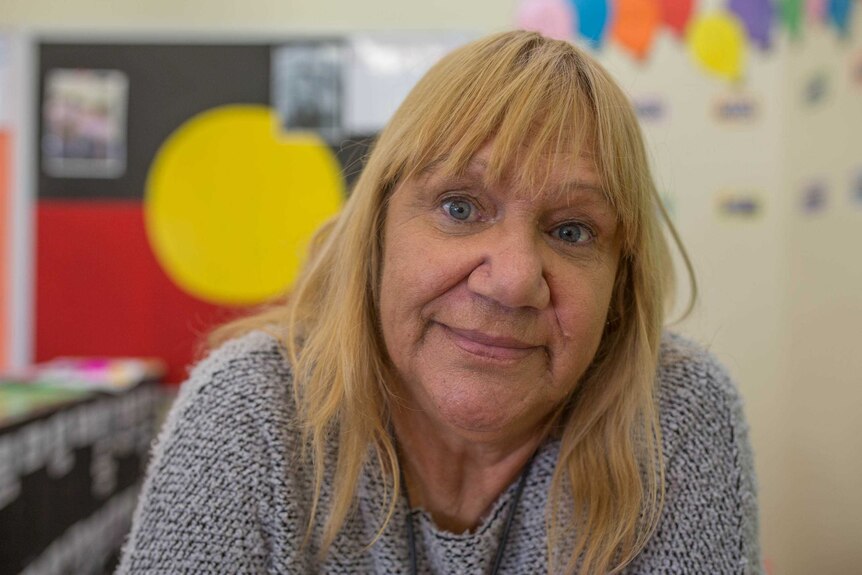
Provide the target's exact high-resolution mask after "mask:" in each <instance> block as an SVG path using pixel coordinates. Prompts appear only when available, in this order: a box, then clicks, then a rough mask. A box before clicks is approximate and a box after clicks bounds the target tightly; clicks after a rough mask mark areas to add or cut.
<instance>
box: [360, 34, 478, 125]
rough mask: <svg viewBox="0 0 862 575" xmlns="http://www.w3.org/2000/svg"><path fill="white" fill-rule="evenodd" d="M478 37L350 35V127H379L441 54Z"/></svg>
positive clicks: (465, 35)
mask: <svg viewBox="0 0 862 575" xmlns="http://www.w3.org/2000/svg"><path fill="white" fill-rule="evenodd" d="M475 37H476V36H475V35H472V34H466V33H446V34H442V33H441V34H430V33H425V34H417V33H406V32H405V33H400V34H394V33H392V34H356V35H353V36H351V37H350V38H349V39H348V46H349V48H350V50H349V53H350V63H349V64H348V66H347V69H346V70H345V84H346V87H345V97H346V101H345V108H344V129H345V131H346V132H347V133H350V134H374V133H376V132H379V131H380V130H381V129H382V128H383V126H385V125H386V123H387V122H388V121H389V118H391V117H392V114H393V113H394V112H395V110H396V109H397V108H398V106H399V105H400V104H401V102H402V100H404V97H405V96H407V93H408V92H409V91H410V89H411V88H413V86H414V85H415V84H416V82H418V81H419V79H420V78H421V77H422V76H423V75H424V74H425V72H427V71H428V69H429V68H431V66H432V65H434V63H436V62H437V61H438V60H439V59H440V58H441V57H443V56H444V55H446V54H447V53H448V52H450V51H452V50H454V49H455V48H457V47H459V46H461V45H463V44H466V43H467V42H469V41H470V40H472V39H474V38H475Z"/></svg>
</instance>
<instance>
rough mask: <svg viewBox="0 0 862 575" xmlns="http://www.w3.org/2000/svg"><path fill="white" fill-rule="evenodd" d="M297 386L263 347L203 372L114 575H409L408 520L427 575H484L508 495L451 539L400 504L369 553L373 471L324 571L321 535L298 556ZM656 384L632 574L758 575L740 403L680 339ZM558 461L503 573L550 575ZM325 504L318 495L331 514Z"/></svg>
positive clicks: (541, 467)
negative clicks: (645, 511)
mask: <svg viewBox="0 0 862 575" xmlns="http://www.w3.org/2000/svg"><path fill="white" fill-rule="evenodd" d="M290 378H291V375H290V370H289V366H288V365H287V364H286V363H285V361H284V359H283V356H282V354H281V353H280V351H279V348H278V345H277V343H276V342H275V341H274V340H273V339H271V338H270V337H269V336H267V335H265V334H263V333H259V332H258V333H252V334H249V335H247V336H245V337H243V338H241V339H237V340H234V341H232V342H229V343H227V344H226V345H224V346H223V347H222V348H221V349H219V350H217V351H215V352H213V353H212V354H211V355H210V356H209V357H208V358H207V359H206V360H204V361H203V362H201V363H200V364H199V365H198V366H197V367H196V368H195V370H194V371H193V373H192V376H191V379H190V380H189V381H188V382H186V383H185V384H184V385H183V387H182V389H181V392H180V396H179V398H178V400H177V402H176V404H175V405H174V407H173V409H172V411H171V414H170V415H169V417H168V420H167V422H166V424H165V426H164V429H163V431H162V433H161V436H160V439H159V441H158V443H157V445H156V448H155V451H154V454H153V459H152V462H151V464H150V469H149V472H148V476H147V479H146V481H145V484H144V489H143V493H142V496H141V499H140V502H139V504H138V508H137V512H136V515H135V520H134V526H133V528H132V531H131V534H130V535H129V538H128V541H127V543H126V546H125V549H124V552H123V558H122V562H121V565H120V568H119V571H118V573H171V574H180V573H231V574H233V573H333V574H342V573H343V574H346V573H386V574H395V573H408V569H409V568H408V543H407V538H406V534H405V528H404V526H405V520H406V514H407V513H410V516H411V520H412V521H413V525H414V531H415V533H416V547H417V554H418V561H419V569H420V571H421V572H423V573H465V574H481V573H486V572H487V571H488V569H489V567H490V562H491V561H492V559H493V556H494V552H495V550H496V548H497V545H498V541H499V538H500V535H501V533H502V530H503V524H504V522H505V519H506V512H507V510H508V507H509V505H510V504H511V500H512V497H513V495H514V492H515V484H513V485H512V486H510V487H509V488H508V489H507V490H506V491H505V492H504V493H503V494H502V495H501V496H500V498H499V499H498V500H497V502H496V503H495V505H494V506H493V508H492V510H491V512H490V513H489V514H488V516H487V517H486V518H485V519H484V520H483V522H482V523H481V524H480V525H479V527H478V528H477V529H476V530H475V531H474V532H472V533H464V534H453V533H448V532H445V531H442V530H440V529H438V528H437V527H436V526H435V525H434V523H433V521H432V520H431V518H430V517H429V515H427V514H426V513H425V512H424V511H422V510H408V508H407V505H406V503H404V502H402V503H401V504H400V505H399V507H398V509H397V511H396V513H395V516H394V517H393V519H392V521H391V522H390V523H389V526H388V528H387V529H386V531H385V532H384V534H383V536H382V537H381V538H380V539H379V540H378V541H377V542H376V543H375V544H374V545H373V546H372V547H371V548H370V549H366V548H365V545H366V544H367V543H368V542H369V541H370V540H371V539H372V537H373V536H374V534H375V532H376V531H375V530H376V527H377V525H378V518H379V509H380V501H381V493H382V488H383V486H382V484H381V482H380V480H379V479H378V478H376V477H375V474H374V473H372V472H371V471H370V468H369V471H368V472H367V473H365V474H364V475H363V476H362V478H361V480H360V486H359V490H358V493H357V508H356V512H355V513H353V514H352V516H351V517H350V519H349V520H348V521H347V523H346V524H345V526H344V528H343V529H342V531H341V532H340V534H339V536H338V537H337V539H336V541H335V544H334V546H333V548H332V550H331V552H330V553H329V555H328V556H327V558H326V559H325V560H324V561H323V562H319V561H318V560H317V559H316V558H315V557H316V554H317V550H318V544H319V542H320V540H321V538H322V525H321V524H320V522H319V524H318V525H317V528H316V530H315V532H314V534H313V537H312V539H311V543H310V545H309V546H308V547H305V548H303V547H302V546H301V544H300V543H301V540H302V537H303V533H304V527H305V524H306V518H307V513H308V511H309V507H310V502H311V499H312V491H311V485H312V477H311V470H310V469H308V468H306V467H303V466H300V465H298V463H297V460H296V457H295V454H296V453H297V441H298V439H297V434H296V432H295V428H294V426H293V425H292V423H291V412H292V410H293V407H292V399H291V398H292V395H291V386H290ZM658 378H659V384H660V387H659V389H660V397H661V404H660V409H661V422H662V430H663V449H664V455H665V458H666V459H665V461H666V465H667V471H666V482H667V483H666V485H667V495H666V505H665V508H664V511H663V515H662V519H661V523H660V525H659V528H658V530H657V532H656V533H655V534H654V536H653V537H652V539H651V540H650V542H649V543H648V545H647V547H646V548H645V549H644V550H643V551H642V553H641V554H640V555H639V556H638V557H637V558H636V559H635V561H634V562H633V563H632V564H630V565H629V566H628V567H627V569H626V570H625V573H708V574H712V575H714V574H721V573H761V571H762V570H761V566H760V550H759V546H758V519H757V498H756V485H755V476H754V468H753V462H752V455H751V450H750V444H749V439H748V432H747V426H746V422H745V418H744V416H743V411H742V403H741V400H740V397H739V394H738V392H737V390H736V388H735V387H734V385H733V383H732V382H731V381H730V379H729V378H728V376H727V374H726V373H725V371H724V370H723V369H722V368H721V366H720V365H719V364H718V363H716V361H715V359H714V358H713V357H712V356H710V355H709V354H707V353H706V352H704V351H703V350H701V349H699V348H698V347H696V346H695V345H693V344H691V343H690V342H688V341H686V340H684V339H682V338H680V337H678V336H673V335H668V336H666V337H665V338H664V342H663V344H662V352H661V366H660V369H659V375H658ZM558 448H559V445H558V444H557V443H555V442H551V443H548V444H546V445H545V446H544V447H543V448H542V449H541V450H540V451H539V453H538V454H537V456H536V459H535V461H534V463H533V466H532V469H531V472H530V474H529V476H528V478H527V482H526V487H525V490H524V492H523V495H522V498H521V502H520V504H519V505H518V508H517V510H516V513H515V516H514V523H513V525H512V531H511V533H510V535H509V543H508V545H507V547H506V550H505V555H504V558H503V564H502V567H501V571H502V572H504V573H543V572H545V571H546V570H547V568H546V562H547V554H546V549H545V542H546V539H545V515H544V513H545V502H546V496H547V493H548V487H549V483H550V478H551V475H552V473H553V469H554V464H555V461H556V459H557V452H558ZM332 455H333V453H330V457H331V456H332ZM330 468H331V467H330ZM330 480H331V477H328V478H327V482H329V481H330ZM329 495H330V492H329V490H328V488H325V489H324V493H323V504H324V505H326V503H327V501H328V498H329Z"/></svg>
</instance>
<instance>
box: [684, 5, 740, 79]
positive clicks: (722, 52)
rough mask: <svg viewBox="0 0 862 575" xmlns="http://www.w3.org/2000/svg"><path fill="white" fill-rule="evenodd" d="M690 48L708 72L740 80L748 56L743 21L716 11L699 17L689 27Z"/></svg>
mask: <svg viewBox="0 0 862 575" xmlns="http://www.w3.org/2000/svg"><path fill="white" fill-rule="evenodd" d="M689 47H690V48H691V51H692V54H693V55H694V58H695V60H696V61H697V62H698V63H699V64H700V65H701V66H702V67H703V68H704V69H705V70H707V71H708V72H710V73H712V74H716V75H718V76H721V77H723V78H727V79H729V80H738V79H739V78H740V77H741V75H742V66H743V63H744V61H745V57H746V41H745V33H744V31H743V27H742V24H741V23H740V22H739V20H738V19H737V18H736V17H735V16H733V15H732V14H728V13H726V12H721V11H720V12H715V13H712V14H709V15H706V16H701V17H700V18H698V19H697V20H695V21H694V22H693V23H692V25H691V28H690V30H689Z"/></svg>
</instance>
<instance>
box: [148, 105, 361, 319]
mask: <svg viewBox="0 0 862 575" xmlns="http://www.w3.org/2000/svg"><path fill="white" fill-rule="evenodd" d="M277 134H278V120H277V118H276V114H275V112H274V111H273V110H272V109H271V108H267V107H264V106H252V105H230V106H224V107H220V108H214V109H212V110H209V111H206V112H203V113H201V114H199V115H197V116H195V117H193V118H192V119H190V120H189V121H187V122H186V123H184V124H183V125H182V126H180V127H179V128H178V129H177V130H176V131H175V132H174V133H173V134H172V135H171V136H170V137H169V138H168V139H167V141H165V143H164V144H163V146H162V148H161V149H160V150H159V152H158V154H157V155H156V157H155V160H154V161H153V165H152V167H151V168H150V173H149V177H148V179H147V189H146V195H145V200H144V204H145V205H144V214H145V220H146V228H147V235H148V237H149V240H150V243H151V245H152V247H153V251H154V252H155V254H156V258H157V259H158V261H159V263H160V264H161V265H162V267H163V268H164V270H165V271H166V273H167V274H168V276H169V277H170V278H171V279H172V280H173V281H174V282H176V284H177V285H178V286H179V287H180V288H181V289H183V290H184V291H186V292H188V293H190V294H191V295H193V296H195V297H198V298H200V299H203V300H206V301H209V302H212V303H217V304H231V305H246V304H255V303H260V302H262V301H264V300H266V299H269V298H271V297H274V296H276V295H278V294H280V293H282V292H283V291H284V290H285V289H287V288H288V287H289V286H290V284H291V283H292V282H293V280H294V278H295V277H296V273H297V271H298V270H299V267H300V265H301V263H302V260H303V257H304V254H305V251H306V249H307V246H308V242H309V240H310V238H311V235H312V234H313V233H314V231H315V230H316V229H317V228H318V227H319V226H320V224H321V223H322V222H323V221H325V220H326V219H327V218H329V217H330V216H332V215H334V214H335V213H336V212H337V211H338V210H339V209H340V207H341V205H342V202H343V200H344V182H343V179H342V178H341V173H340V168H339V164H338V160H337V159H336V158H335V156H334V155H333V154H332V152H331V151H330V149H329V147H328V146H327V145H326V144H325V143H324V142H323V141H322V140H321V139H320V138H318V137H316V136H314V135H311V134H299V135H295V136H293V135H292V136H289V137H279V136H278V135H277Z"/></svg>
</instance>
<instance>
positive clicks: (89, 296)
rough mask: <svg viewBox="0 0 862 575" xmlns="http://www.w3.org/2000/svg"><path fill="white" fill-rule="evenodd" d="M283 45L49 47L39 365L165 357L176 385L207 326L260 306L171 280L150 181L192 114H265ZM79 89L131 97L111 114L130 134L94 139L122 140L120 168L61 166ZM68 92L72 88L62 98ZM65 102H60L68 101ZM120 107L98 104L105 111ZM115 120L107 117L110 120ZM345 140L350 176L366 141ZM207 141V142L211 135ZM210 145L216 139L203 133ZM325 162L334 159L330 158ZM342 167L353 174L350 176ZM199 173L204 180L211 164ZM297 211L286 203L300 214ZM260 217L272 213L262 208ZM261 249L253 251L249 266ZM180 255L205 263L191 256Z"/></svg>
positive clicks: (39, 241)
mask: <svg viewBox="0 0 862 575" xmlns="http://www.w3.org/2000/svg"><path fill="white" fill-rule="evenodd" d="M276 45H280V44H269V43H259V44H239V43H235V44H229V43H226V44H169V43H152V44H146V43H129V44H112V43H60V42H41V43H40V44H39V45H38V49H37V60H38V73H39V90H38V92H39V98H40V99H39V108H38V110H39V111H38V112H37V114H36V115H37V117H38V125H37V126H36V129H37V137H36V138H34V141H35V146H36V149H35V150H33V152H34V154H35V157H36V158H38V159H39V160H38V161H37V162H36V164H37V170H38V174H37V176H36V178H35V181H36V182H37V198H38V201H37V207H36V234H35V235H36V237H35V241H36V253H35V258H36V265H35V269H36V297H35V323H34V325H35V329H34V332H35V345H34V356H35V358H34V359H35V360H36V361H42V360H48V359H51V358H53V357H55V356H57V355H98V356H106V355H107V356H156V357H159V358H162V359H163V360H165V361H166V362H167V364H168V366H169V373H168V376H167V380H168V381H174V382H178V381H181V380H183V379H184V378H185V376H186V369H187V367H188V365H189V364H190V363H191V362H192V361H193V360H194V358H195V355H196V350H197V349H198V344H199V342H200V340H201V336H202V335H203V334H204V333H206V331H208V330H209V329H210V328H211V327H213V326H214V325H216V324H218V323H221V322H223V321H226V320H228V319H230V318H232V317H235V316H237V315H239V314H242V313H244V312H246V311H248V310H249V308H250V305H251V303H263V302H248V305H246V304H245V303H243V302H240V303H237V302H235V301H228V302H227V303H225V302H221V301H218V298H212V297H201V296H200V294H199V293H198V292H195V291H194V290H193V289H192V290H190V289H185V288H186V286H185V285H184V284H183V283H182V281H178V279H177V277H176V276H173V275H171V274H170V273H168V271H169V270H170V266H168V267H167V268H166V265H165V257H173V256H170V254H168V256H165V257H162V258H161V259H160V257H159V254H157V253H156V251H157V250H154V240H153V237H154V232H153V225H152V223H150V224H149V226H150V227H149V228H148V223H147V213H148V212H147V206H146V205H145V204H146V199H147V186H148V182H150V186H151V188H152V187H153V184H152V181H153V180H150V179H148V178H152V177H153V171H154V165H157V164H158V163H159V162H158V161H157V160H159V157H160V156H159V154H160V151H161V150H163V149H167V148H169V147H170V146H168V145H167V144H166V142H169V141H173V140H172V138H173V136H174V135H176V134H179V133H180V132H181V131H182V130H181V128H182V129H185V127H186V125H187V124H188V125H189V129H187V130H185V132H182V133H183V134H186V135H187V134H188V133H191V132H193V131H194V129H193V128H194V126H193V125H192V120H193V119H196V118H201V117H207V116H206V115H207V114H210V113H211V112H213V111H218V110H228V112H230V111H231V110H233V111H236V110H239V111H240V112H242V113H246V112H247V113H246V115H247V116H254V117H259V116H260V113H261V112H260V110H265V109H267V107H269V106H270V102H271V100H272V83H271V75H272V62H271V58H272V53H273V52H272V51H273V48H274V46H276ZM81 78H83V80H81V81H80V82H79V80H80V79H81ZM76 82H78V83H79V84H84V85H86V84H87V83H88V82H89V83H90V84H91V85H99V82H101V83H102V84H101V85H103V86H105V90H104V91H105V93H107V92H108V91H109V89H111V90H114V92H115V93H116V94H120V96H118V97H117V98H115V99H116V100H117V101H119V100H120V99H122V100H123V108H124V109H123V110H122V113H120V114H119V116H114V120H112V121H114V124H116V126H119V127H120V133H119V135H117V134H116V133H115V132H116V131H117V130H116V129H115V128H116V126H115V127H114V128H111V127H110V126H108V125H107V124H105V122H103V124H102V125H101V127H99V126H96V127H95V128H93V130H94V131H95V132H96V133H97V134H98V133H100V132H99V130H101V133H102V134H108V133H110V134H111V135H108V136H104V138H103V139H104V140H105V141H107V142H108V144H110V145H111V146H113V145H114V143H116V142H120V144H119V146H115V147H116V148H117V150H118V151H116V157H115V158H110V161H108V160H107V159H104V158H103V159H102V160H99V161H83V163H81V162H79V161H78V160H79V159H77V158H72V159H69V157H66V158H65V159H64V158H60V160H59V161H58V160H57V157H56V154H55V151H56V149H57V146H56V141H57V140H58V137H64V136H63V134H62V133H63V131H64V130H65V128H63V127H62V126H61V127H59V128H58V127H57V126H58V125H60V124H58V123H57V122H58V121H57V120H56V117H57V116H58V115H59V116H62V115H63V114H68V113H69V108H71V107H75V106H80V104H81V103H80V102H76V101H75V99H76V98H84V99H86V98H87V96H86V94H85V95H84V96H80V95H76V94H75V86H76ZM63 90H66V92H62V91H63ZM57 93H61V94H65V95H63V96H62V98H65V99H64V100H63V99H62V98H61V97H59V96H57ZM58 99H60V100H62V102H61V104H62V105H58V104H57V102H58V101H59V100H58ZM109 100H110V98H109ZM112 105H113V103H112V102H108V103H107V104H105V103H104V102H102V103H101V104H99V106H101V107H102V108H105V107H108V108H110V106H112ZM226 107H227V108H226ZM59 108H62V110H59ZM102 111H104V110H102ZM113 113H114V111H110V110H109V111H108V113H107V115H108V116H110V115H111V114H113ZM229 115H230V114H228V116H229ZM116 118H119V119H118V120H117V119H116ZM102 119H103V120H104V117H103V118H102ZM210 119H212V118H210ZM198 124H200V122H198ZM123 131H124V133H123ZM199 131H200V130H199ZM55 132H56V134H55ZM57 134H59V136H58V135H57ZM341 136H342V139H341V140H338V139H330V140H329V141H328V142H326V144H327V145H328V146H329V151H330V154H331V156H332V158H333V159H334V160H333V161H335V162H337V168H338V169H337V170H336V172H337V174H338V178H339V182H340V180H341V178H347V179H348V180H349V179H352V177H353V175H355V173H356V171H357V169H356V166H357V165H358V163H359V158H360V157H361V156H362V154H363V153H364V151H365V149H366V144H367V142H368V141H369V138H367V137H366V136H365V135H357V134H342V135H341ZM98 137H101V136H97V139H98ZM183 138H185V139H183ZM174 139H176V140H177V142H179V143H177V145H176V146H174V147H175V148H176V147H181V145H180V144H181V143H182V142H187V141H188V140H189V138H187V137H185V136H182V137H178V138H174ZM198 141H199V142H200V141H202V140H201V136H198ZM203 141H204V144H205V145H206V141H205V138H204V140H203ZM64 142H65V143H64V144H63V146H65V147H67V148H69V149H72V144H71V143H70V142H73V141H72V140H71V139H68V138H67V139H66V140H65V141H64ZM345 142H347V143H345ZM91 144H92V143H91ZM102 144H104V142H102ZM76 145H77V144H76ZM172 145H173V144H172ZM63 146H61V148H62V147H63ZM61 153H62V150H61ZM279 153H281V152H279ZM52 154H55V155H54V156H52ZM249 154H250V155H249V164H250V165H249V166H248V170H249V172H248V176H249V181H252V182H253V181H263V180H261V179H260V178H259V177H258V176H259V174H257V173H256V172H255V171H254V170H256V169H260V168H258V167H256V166H257V164H256V163H255V162H257V157H256V156H255V155H254V154H252V153H251V152H249ZM109 155H110V154H109ZM175 156H176V154H175ZM318 156H320V154H319V153H318ZM324 156H325V154H324ZM316 157H317V156H316ZM288 160H290V158H288ZM277 161H278V160H277V159H272V160H271V162H277ZM321 161H323V162H326V161H328V160H326V158H325V157H324V158H323V160H321ZM76 162H77V163H76ZM299 162H300V163H302V160H299ZM190 163H192V162H189V161H185V162H184V161H182V160H181V159H180V160H178V161H177V162H174V167H173V168H172V169H174V170H175V171H174V172H172V173H187V172H188V170H190V169H192V168H194V167H193V166H192V167H189V164H190ZM214 163H215V164H218V163H219V162H218V161H214ZM221 163H224V162H223V161H222V162H221ZM162 164H169V162H167V161H162ZM270 166H272V163H270ZM343 166H346V167H347V168H349V169H348V170H347V171H346V173H345V170H343V169H342V167H343ZM216 167H218V166H216ZM194 169H196V170H197V172H195V173H197V174H204V175H206V174H205V172H207V170H208V169H209V168H206V167H203V168H194ZM176 170H180V172H176ZM183 170H185V172H183ZM162 171H165V170H162ZM255 178H258V179H257V180H255ZM176 180H177V177H173V178H171V177H168V178H167V182H168V183H167V184H165V185H167V186H171V185H175V184H174V183H172V182H175V181H176ZM163 187H164V186H163ZM243 187H244V186H243V185H242V182H240V183H239V184H237V185H236V188H237V189H236V202H237V203H236V206H237V208H242V207H243V206H244V205H246V204H248V203H249V202H248V201H247V200H246V198H247V197H248V196H249V194H253V193H254V192H255V191H256V190H254V189H247V190H246V189H242V188H243ZM307 187H308V188H311V189H306V190H301V193H302V194H304V196H303V197H302V198H300V199H299V200H297V201H300V202H303V201H305V200H304V199H303V198H307V197H311V196H310V195H311V194H315V193H318V191H317V190H316V189H315V186H307ZM330 188H332V189H336V188H337V189H341V190H345V189H346V185H345V184H341V183H338V182H334V183H332V184H331V185H330ZM205 192H206V191H204V193H205ZM285 192H286V193H297V191H296V190H285ZM342 193H343V192H342ZM276 195H277V194H276ZM162 196H164V194H162ZM162 196H160V197H162ZM168 200H170V198H168ZM330 203H331V202H330ZM294 205H296V204H295V203H294V204H290V205H285V206H282V208H283V209H284V210H287V211H290V210H291V207H290V206H294ZM302 205H303V206H304V205H305V204H302ZM261 213H264V214H265V213H266V209H265V208H261ZM318 215H319V214H318ZM291 217H292V218H294V219H293V220H291V221H297V218H299V221H304V219H303V218H300V217H299V216H297V215H295V214H294V215H292V216H291ZM205 223H206V222H205ZM231 227H232V224H230V223H229V222H228V223H226V224H225V225H224V232H225V233H226V234H228V233H230V232H231V229H230V228H231ZM270 227H271V226H270ZM285 227H286V228H290V227H291V226H288V225H286V226H285ZM174 229H176V225H175V226H174ZM156 231H158V230H156ZM250 232H251V233H258V230H256V229H254V230H250ZM230 247H231V246H230V245H228V246H227V248H225V249H226V250H228V251H229V249H230ZM187 252H188V250H187ZM258 255H259V254H255V253H249V254H248V257H247V258H245V260H249V259H254V258H255V257H258ZM177 257H187V258H188V257H191V259H192V260H194V259H195V257H194V254H192V255H191V256H189V254H188V253H186V254H185V255H184V256H183V255H182V254H181V255H180V256H177ZM193 263H194V262H193ZM214 265H218V262H216V263H215V264H214ZM166 270H168V271H166ZM217 273H220V274H222V275H221V277H223V278H225V280H226V281H228V280H232V279H234V278H235V276H236V275H237V274H232V273H231V270H229V269H223V270H217ZM238 273H239V272H238ZM180 280H182V278H180ZM246 283H248V282H246ZM204 295H206V294H204Z"/></svg>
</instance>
